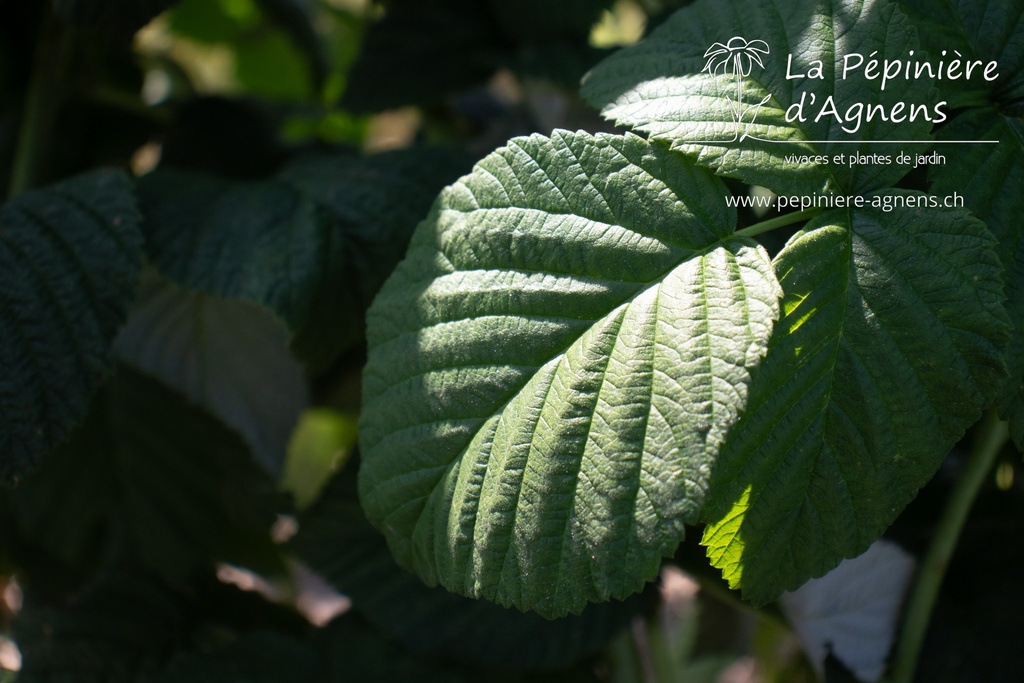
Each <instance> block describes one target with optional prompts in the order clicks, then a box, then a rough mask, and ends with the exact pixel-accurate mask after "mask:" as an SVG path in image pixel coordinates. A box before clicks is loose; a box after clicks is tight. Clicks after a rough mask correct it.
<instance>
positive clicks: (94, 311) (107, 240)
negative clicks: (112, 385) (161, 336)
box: [0, 171, 142, 482]
mask: <svg viewBox="0 0 1024 683" xmlns="http://www.w3.org/2000/svg"><path fill="white" fill-rule="evenodd" d="M141 267H142V237H141V235H140V234H139V230H138V210H137V208H136V206H135V197H134V194H133V192H132V189H131V185H130V183H129V181H128V178H127V177H126V176H125V175H124V174H123V173H120V172H116V171H97V172H94V173H90V174H88V175H84V176H80V177H78V178H75V179H72V180H68V181H66V182H63V183H60V184H57V185H53V186H51V187H49V188H46V189H43V190H38V191H31V192H26V193H24V194H22V195H19V196H18V197H16V198H15V199H13V200H12V201H10V202H8V203H7V204H5V205H4V207H3V208H2V209H0V368H3V371H2V373H0V481H4V482H11V481H14V480H16V479H17V478H19V477H20V476H21V475H22V474H24V473H25V472H26V471H27V470H28V469H29V468H30V467H31V466H33V465H34V464H35V463H36V462H37V461H38V460H39V458H40V457H42V456H43V455H45V454H46V453H47V452H49V451H50V450H52V449H53V448H54V447H55V446H56V445H57V444H58V443H59V442H60V441H61V440H62V439H64V438H65V437H66V436H67V434H68V432H69V431H70V429H71V427H72V426H73V425H74V424H75V423H76V422H78V421H79V420H81V419H82V417H83V416H84V414H85V412H86V410H87V408H88V404H89V400H90V399H91V398H92V395H93V393H94V392H95V391H96V388H97V387H98V386H99V384H100V381H101V380H102V378H103V377H104V376H105V375H106V374H107V373H108V372H109V371H110V368H111V363H112V357H111V352H110V349H111V342H112V341H113V338H114V335H115V333H116V332H117V328H118V326H119V325H120V324H121V323H122V322H123V320H124V317H125V314H126V311H127V308H128V305H129V303H130V302H131V300H132V296H133V295H134V292H135V286H136V284H137V282H138V278H139V271H140V268H141Z"/></svg>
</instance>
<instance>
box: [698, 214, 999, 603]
mask: <svg viewBox="0 0 1024 683" xmlns="http://www.w3.org/2000/svg"><path fill="white" fill-rule="evenodd" d="M905 196H915V195H912V194H910V195H905ZM994 247H995V241H994V239H993V238H992V236H991V234H990V233H989V232H988V231H987V230H986V229H985V226H984V224H983V223H981V221H979V220H977V219H975V218H972V217H970V216H969V215H968V214H966V212H963V211H940V210H927V211H926V210H922V209H913V208H896V209H893V210H892V211H890V212H885V211H884V210H881V209H867V208H866V209H861V210H851V211H850V212H842V211H836V212H830V213H826V214H822V215H820V216H819V217H817V218H816V219H815V220H814V221H812V225H810V226H808V229H807V230H805V231H804V232H802V233H799V234H798V235H796V236H795V237H794V238H793V239H792V240H791V241H790V242H789V244H788V245H787V246H786V248H785V249H784V250H783V251H782V252H781V253H780V254H779V255H778V256H777V257H776V259H775V269H776V272H777V273H778V275H779V281H780V283H781V284H782V289H783V291H784V292H785V296H784V297H783V301H782V309H783V317H782V318H781V319H780V320H779V322H778V324H777V325H776V327H775V332H774V334H773V336H772V342H771V344H770V346H769V350H768V355H767V357H766V359H765V360H764V362H763V363H762V364H761V365H760V366H759V367H758V368H756V369H755V370H754V372H753V373H752V374H753V379H752V381H751V393H750V400H749V402H748V404H747V409H746V412H745V414H744V416H743V418H742V419H741V420H740V422H739V423H737V425H736V426H735V427H734V428H733V429H732V431H731V432H730V433H729V437H728V440H727V442H726V444H725V446H724V447H723V449H722V454H721V457H720V458H719V461H718V467H717V469H716V470H715V473H714V476H713V477H712V481H711V486H710V490H711V494H710V495H709V500H708V505H707V511H706V519H707V521H708V522H709V524H708V527H707V529H706V532H705V535H704V543H705V545H706V546H707V547H708V555H709V556H710V558H711V560H712V562H713V564H714V565H715V566H717V567H719V568H721V569H722V570H723V574H724V576H725V578H726V579H727V580H728V581H729V582H730V584H732V585H733V586H734V587H739V588H742V590H743V594H744V596H745V597H747V598H749V599H750V600H752V601H753V602H755V603H764V602H766V601H768V600H772V599H774V598H776V597H778V596H779V594H780V593H782V591H784V590H791V589H794V588H796V587H797V586H799V585H800V584H801V583H803V582H804V581H806V580H807V579H809V578H812V577H816V576H820V575H822V574H824V573H825V572H827V571H828V570H830V569H832V568H833V567H835V566H836V565H837V564H838V563H839V561H840V560H842V559H843V558H846V557H853V556H855V555H858V554H859V553H861V552H863V551H864V550H865V549H866V548H867V547H868V546H869V545H870V544H871V542H872V541H874V540H875V539H876V538H877V537H878V536H879V535H880V534H881V532H882V531H883V530H884V529H885V528H886V527H887V526H888V525H889V524H890V523H891V522H892V520H893V519H895V517H896V515H897V514H898V513H899V512H900V510H901V509H902V508H903V507H904V506H905V505H906V504H907V503H908V502H909V501H910V499H911V498H913V496H914V494H915V493H916V491H917V489H918V488H920V487H921V486H922V485H923V484H924V483H925V482H926V481H928V480H929V479H930V478H931V476H932V475H933V474H934V473H935V471H936V469H938V467H939V464H940V463H941V462H942V460H943V458H944V457H945V456H946V454H947V453H948V452H949V450H950V448H952V446H953V444H954V443H956V441H957V440H958V439H959V438H960V437H961V436H962V435H963V433H964V431H965V430H966V428H967V427H968V426H970V425H971V424H972V423H973V422H974V421H975V420H977V418H978V417H979V416H980V415H981V410H982V407H983V406H985V405H987V404H989V403H990V402H991V401H992V400H993V399H994V398H995V396H994V394H995V393H996V392H998V391H999V387H1000V386H1001V384H1002V382H1003V378H1004V376H1005V375H1004V372H1005V371H1004V367H1003V356H1002V345H1003V344H1004V343H1005V341H1006V340H1007V338H1008V321H1007V316H1006V313H1005V311H1004V309H1003V307H1002V305H1001V302H1002V297H1003V294H1002V278H1001V268H1000V266H999V261H998V257H997V255H996V253H995V251H994Z"/></svg>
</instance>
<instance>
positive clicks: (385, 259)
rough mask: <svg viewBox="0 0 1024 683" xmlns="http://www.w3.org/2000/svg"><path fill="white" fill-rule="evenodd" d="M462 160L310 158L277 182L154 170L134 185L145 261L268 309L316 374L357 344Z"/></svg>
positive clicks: (417, 155) (428, 153) (176, 277)
mask: <svg viewBox="0 0 1024 683" xmlns="http://www.w3.org/2000/svg"><path fill="white" fill-rule="evenodd" d="M462 170H464V164H463V162H462V159H461V157H460V156H458V155H453V154H451V153H446V152H442V151H439V150H423V149H414V150H406V151H403V152H394V153H389V154H381V155H377V156H372V157H366V158H352V157H342V156H322V155H312V156H304V157H300V158H298V159H296V160H295V161H293V162H292V163H290V164H288V165H287V166H285V167H284V168H283V169H282V170H281V171H279V172H278V173H277V174H276V175H275V176H274V177H273V178H270V179H267V180H261V181H251V182H243V181H232V180H226V179H223V178H217V177H215V176H211V175H207V174H202V173H191V172H183V171H173V170H165V171H157V172H154V173H151V174H149V175H148V176H145V177H144V178H142V179H141V180H140V181H139V196H140V202H141V205H142V209H143V214H144V216H145V219H146V220H145V230H146V237H147V240H148V241H147V247H148V249H149V255H150V257H151V258H152V259H153V260H154V263H155V265H156V266H157V268H158V269H159V270H160V271H161V272H162V273H163V274H164V275H166V276H167V277H169V278H170V279H172V280H173V281H175V282H177V283H178V284H180V285H183V286H185V287H188V288H192V289H198V290H201V291H204V292H208V293H210V294H214V295H216V296H220V297H224V298H228V299H241V300H242V301H248V302H251V303H256V304H260V305H262V306H265V307H267V308H269V309H270V310H272V311H273V312H274V313H276V314H277V315H278V317H280V318H281V319H282V320H283V321H284V322H285V323H286V324H287V325H288V328H289V330H290V331H291V333H292V348H293V350H294V351H295V353H296V354H297V355H298V356H299V357H300V358H301V359H303V360H306V361H308V362H309V363H311V364H313V365H314V366H323V365H326V364H327V363H329V362H330V361H331V360H332V359H333V358H335V357H336V356H337V355H338V354H339V353H341V352H342V351H344V350H345V349H346V348H349V347H351V346H352V345H353V344H355V343H358V342H359V341H360V340H361V339H362V333H363V323H362V313H363V311H364V310H365V308H366V307H367V306H368V305H369V303H370V301H371V299H372V298H373V295H374V294H375V293H376V291H377V289H378V288H379V287H380V285H381V283H382V282H383V281H384V278H386V277H387V274H388V273H389V272H390V271H391V269H392V268H393V267H394V265H395V264H396V263H397V262H398V261H399V259H400V258H401V256H402V253H403V252H404V250H405V247H406V244H407V243H408V239H409V235H410V234H411V233H412V230H413V228H414V227H415V225H416V223H417V222H418V221H419V219H420V218H422V217H423V215H424V214H425V213H426V212H427V209H428V208H429V207H430V202H431V200H432V199H433V197H434V195H435V194H436V193H437V191H438V190H439V189H440V188H441V187H443V186H444V184H445V183H446V182H449V181H450V180H452V179H454V178H455V177H457V176H458V174H459V173H460V172H461V171H462Z"/></svg>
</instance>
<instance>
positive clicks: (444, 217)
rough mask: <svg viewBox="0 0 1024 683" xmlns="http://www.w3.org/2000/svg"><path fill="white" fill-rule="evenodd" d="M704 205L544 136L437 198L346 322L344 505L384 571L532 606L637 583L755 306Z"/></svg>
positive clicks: (763, 317)
mask: <svg viewBox="0 0 1024 683" xmlns="http://www.w3.org/2000/svg"><path fill="white" fill-rule="evenodd" d="M724 195H725V188H724V187H723V186H722V185H721V183H720V182H719V181H718V180H716V179H714V178H713V177H712V176H710V175H709V174H707V173H706V172H703V171H700V170H699V169H696V168H694V167H693V166H691V165H690V164H689V163H688V162H686V160H685V159H683V158H682V157H680V156H679V155H677V154H675V153H674V152H671V151H669V150H668V149H666V148H664V147H662V146H652V145H650V144H648V143H647V142H645V141H644V140H642V139H640V138H638V137H636V136H633V135H629V136H627V137H616V136H608V135H599V136H597V137H593V136H591V135H589V134H586V133H582V132H581V133H568V132H565V131H558V132H556V133H554V134H553V136H552V137H551V138H550V139H549V138H545V137H542V136H532V137H530V138H519V139H516V140H513V141H512V142H511V143H509V146H508V147H505V148H502V149H500V150H498V151H496V152H494V153H492V154H491V155H490V156H488V157H487V158H485V159H484V160H483V161H481V162H480V163H479V164H477V167H476V168H475V169H474V171H473V173H472V174H470V175H469V176H466V177H464V178H463V179H462V180H460V181H459V182H458V183H456V184H455V185H453V186H451V187H449V188H448V189H446V190H445V191H444V192H443V193H442V195H441V196H440V198H439V199H438V201H437V202H436V203H435V205H434V208H433V210H432V211H431V214H430V216H429V217H428V218H427V220H426V221H424V222H423V223H422V224H421V225H420V227H419V228H418V229H417V232H416V235H415V237H414V238H413V243H412V245H411V247H410V250H409V254H408V256H407V258H406V260H405V261H404V262H403V263H402V265H401V266H400V267H399V268H398V269H397V271H396V272H395V274H394V275H393V277H392V278H391V279H390V280H389V281H388V283H387V285H386V286H385V288H384V289H383V290H382V292H381V294H380V296H378V298H377V299H376V301H375V303H374V306H373V308H372V309H371V311H370V314H369V318H368V340H369V345H370V352H369V360H368V364H367V367H366V370H365V372H364V377H363V380H364V383H363V414H362V419H361V423H360V434H361V447H362V449H363V454H364V456H365V460H364V461H363V465H362V468H361V471H360V477H361V479H360V487H361V496H362V501H363V504H364V507H365V509H366V512H367V516H368V518H369V519H370V521H371V522H372V523H373V524H374V525H375V526H377V528H379V529H381V530H382V531H384V532H385V534H386V535H387V536H388V540H389V543H390V546H391V549H392V551H393V552H394V553H395V555H396V557H397V559H398V561H399V563H400V564H402V565H404V566H406V567H410V568H413V569H415V570H416V571H417V572H418V573H419V574H420V575H421V576H422V577H423V578H424V579H425V580H426V581H427V582H428V583H431V584H433V583H441V584H443V585H444V586H445V587H447V588H449V589H450V590H453V591H455V592H458V593H462V594H464V595H468V596H472V597H486V598H488V599H491V600H494V601H497V602H499V603H501V604H503V605H506V606H507V605H515V606H516V607H519V608H520V609H532V610H536V611H538V612H540V613H541V614H543V615H544V616H547V617H554V616H561V615H564V614H566V613H569V612H579V611H580V610H581V609H583V607H584V606H585V605H586V603H587V602H596V601H603V600H607V599H609V598H621V597H624V596H626V595H629V594H631V593H634V592H636V591H638V590H639V589H640V587H641V586H642V584H643V582H644V581H645V580H648V579H650V578H652V577H653V576H654V575H655V573H656V572H657V570H658V567H659V564H660V559H661V557H662V556H663V555H665V554H667V553H671V552H672V551H673V550H674V549H675V547H676V545H677V544H678V543H679V541H680V539H681V538H682V537H683V526H684V525H685V524H688V523H694V522H695V521H697V519H698V517H699V514H700V510H701V507H702V503H703V498H704V494H705V491H706V488H707V478H708V475H709V473H710V469H711V465H712V463H713V462H714V459H715V457H716V455H717V451H718V448H719V446H720V444H721V442H722V439H723V438H724V435H725V432H726V431H727V430H728V428H729V427H730V426H731V425H732V424H733V422H734V421H735V420H736V417H737V414H738V412H739V411H740V410H741V409H742V407H743V404H744V399H745V396H746V385H747V381H748V372H747V371H748V369H749V368H750V367H752V366H754V365H756V364H757V362H758V361H759V359H760V357H761V356H762V355H763V353H764V350H765V346H766V344H767V340H768V336H769V334H770V331H771V323H772V321H773V320H774V319H775V317H776V315H777V313H778V308H777V299H778V297H779V295H780V292H779V289H778V284H777V283H776V281H775V278H774V276H773V274H772V272H771V268H770V266H769V265H768V261H767V256H766V254H765V253H764V251H763V250H762V249H761V248H760V247H758V246H757V245H756V243H754V242H753V241H751V240H749V239H746V238H741V237H736V236H734V235H733V224H734V222H735V212H734V211H733V210H731V209H730V208H729V207H728V206H727V205H726V203H725V200H724Z"/></svg>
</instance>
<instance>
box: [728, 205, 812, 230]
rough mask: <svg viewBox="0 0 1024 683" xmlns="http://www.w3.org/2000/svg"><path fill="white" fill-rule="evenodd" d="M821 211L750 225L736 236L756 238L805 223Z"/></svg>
mask: <svg viewBox="0 0 1024 683" xmlns="http://www.w3.org/2000/svg"><path fill="white" fill-rule="evenodd" d="M819 211H821V209H816V208H812V209H804V210H803V211H794V212H793V213H786V214H783V215H781V216H776V217H775V218H769V219H768V220H766V221H761V222H760V223H754V224H753V225H748V226H747V227H745V228H743V229H742V230H737V231H736V234H737V235H739V236H740V237H754V236H755V235H760V234H761V233H763V232H768V231H769V230H775V229H776V228H782V227H785V226H787V225H792V224H793V223H799V222H800V221H805V220H807V219H809V218H811V217H812V216H814V215H815V214H817V213H818V212H819Z"/></svg>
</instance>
